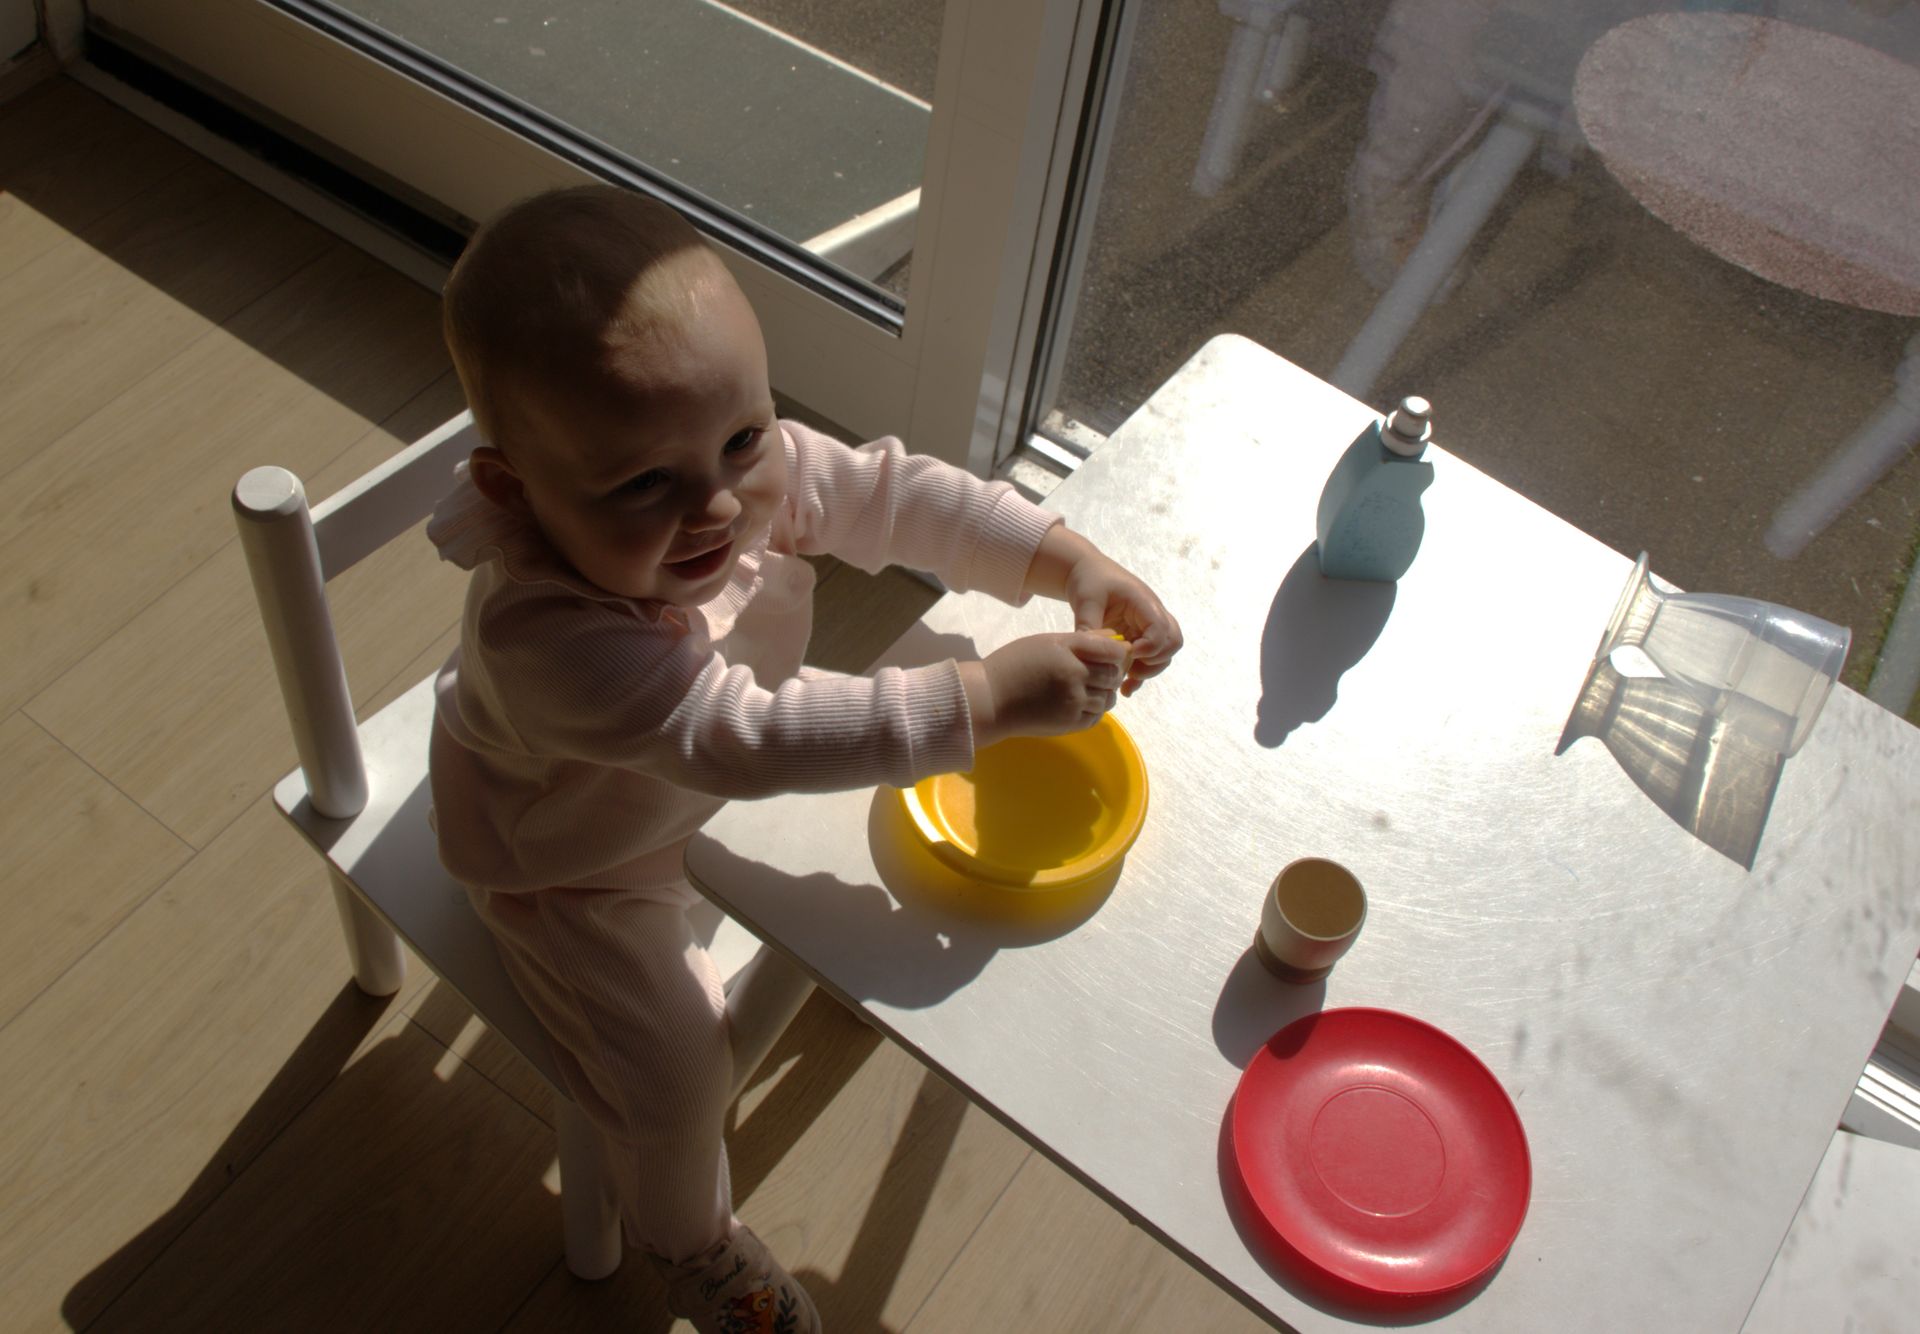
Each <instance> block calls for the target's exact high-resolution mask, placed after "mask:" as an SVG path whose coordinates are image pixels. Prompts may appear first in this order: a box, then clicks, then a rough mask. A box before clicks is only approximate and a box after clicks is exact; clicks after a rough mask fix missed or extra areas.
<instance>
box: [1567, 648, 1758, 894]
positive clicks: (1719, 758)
mask: <svg viewBox="0 0 1920 1334" xmlns="http://www.w3.org/2000/svg"><path fill="white" fill-rule="evenodd" d="M1744 704H1745V699H1744V697H1743V696H1740V695H1737V694H1734V695H1729V697H1728V700H1727V702H1726V703H1725V704H1724V705H1723V706H1722V707H1721V708H1719V709H1709V708H1708V707H1707V706H1706V705H1705V704H1703V703H1702V702H1701V701H1700V699H1699V698H1698V697H1697V696H1695V695H1694V694H1692V693H1691V692H1690V691H1688V690H1686V689H1684V688H1682V687H1680V686H1678V685H1675V684H1674V683H1673V682H1671V681H1669V680H1667V679H1666V678H1664V677H1657V676H1644V677H1643V676H1631V677H1630V676H1624V675H1622V674H1621V673H1620V672H1619V671H1618V670H1617V669H1615V667H1614V666H1613V664H1612V663H1611V662H1609V661H1607V660H1606V659H1604V658H1599V659H1596V660H1595V661H1594V664H1593V667H1592V668H1591V669H1590V670H1589V671H1588V673H1587V679H1586V682H1585V684H1583V685H1582V686H1581V688H1580V694H1579V696H1578V698H1576V699H1575V700H1574V704H1573V711H1572V713H1570V714H1569V715H1568V716H1567V725H1566V728H1565V730H1564V731H1562V732H1561V734H1560V744H1559V745H1558V746H1556V747H1555V748H1554V754H1556V755H1560V754H1564V753H1565V752H1566V750H1567V748H1568V747H1569V746H1571V745H1573V743H1574V742H1576V741H1578V740H1579V739H1580V738H1581V737H1585V736H1590V737H1596V738H1598V739H1599V741H1600V742H1601V744H1602V745H1604V746H1606V748H1607V750H1608V751H1609V752H1611V753H1612V755H1613V758H1614V760H1615V762H1616V763H1618V764H1619V766H1620V767H1621V768H1622V769H1623V770H1625V771H1626V774H1627V777H1629V778H1631V779H1632V780H1633V781H1634V784H1635V786H1637V787H1638V788H1639V789H1640V790H1641V791H1642V792H1644V793H1646V794H1647V796H1648V797H1649V798H1651V799H1652V801H1653V804H1654V805H1656V806H1658V807H1659V808H1660V809H1661V810H1663V811H1665V812H1666V813H1667V814H1668V815H1669V816H1670V817H1671V818H1672V819H1673V821H1674V823H1675V824H1678V825H1679V826H1680V827H1681V828H1682V829H1684V830H1686V831H1687V832H1688V833H1690V834H1692V835H1693V836H1694V837H1695V838H1697V839H1699V840H1700V841H1701V842H1702V843H1705V844H1706V845H1707V846H1708V847H1710V848H1712V849H1713V850H1714V851H1715V852H1718V853H1721V854H1722V855H1724V856H1726V857H1729V858H1731V859H1732V860H1734V861H1736V862H1738V863H1739V864H1740V865H1742V866H1744V867H1746V868H1747V869H1748V870H1749V871H1751V870H1752V869H1753V859H1754V856H1755V854H1756V853H1757V852H1758V851H1759V847H1760V834H1761V831H1762V830H1764V829H1765V828H1766V824H1767V815H1768V813H1769V812H1770V811H1771V810H1772V809H1773V794H1774V790H1775V789H1776V788H1777V787H1778V786H1779V784H1780V770H1781V768H1782V767H1783V766H1784V765H1785V763H1786V759H1785V757H1783V756H1782V755H1781V754H1780V751H1779V749H1778V748H1777V747H1776V746H1774V745H1770V744H1766V743H1764V742H1762V741H1757V740H1755V737H1756V736H1766V735H1770V733H1769V732H1768V731H1767V729H1765V728H1760V729H1755V728H1749V727H1746V726H1743V725H1742V723H1741V712H1740V711H1741V709H1742V707H1743V705H1744ZM1754 707H1757V706H1754Z"/></svg>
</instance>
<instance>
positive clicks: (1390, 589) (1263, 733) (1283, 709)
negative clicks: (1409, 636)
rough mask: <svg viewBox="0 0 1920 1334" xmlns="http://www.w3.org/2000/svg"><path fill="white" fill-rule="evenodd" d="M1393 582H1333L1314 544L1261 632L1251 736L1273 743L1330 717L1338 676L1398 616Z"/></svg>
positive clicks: (1276, 597) (1276, 599) (1285, 584)
mask: <svg viewBox="0 0 1920 1334" xmlns="http://www.w3.org/2000/svg"><path fill="white" fill-rule="evenodd" d="M1396 591H1397V590H1396V587H1395V586H1394V585H1393V584H1376V583H1370V582H1366V581H1363V580H1357V579H1329V578H1327V577H1326V576H1325V575H1323V574H1321V573H1320V562H1319V559H1318V558H1317V557H1316V556H1315V555H1314V544H1313V543H1311V542H1309V543H1308V544H1307V548H1306V550H1305V551H1302V552H1301V553H1300V558H1299V559H1298V560H1296V561H1294V563H1293V568H1292V569H1290V570H1288V571H1287V577H1286V578H1285V579H1283V580H1281V581H1280V591H1279V592H1277V593H1275V594H1274V598H1273V606H1272V608H1271V609H1269V610H1268V612H1267V624H1266V628H1265V630H1263V631H1262V632H1261V635H1260V708H1259V716H1258V719H1257V720H1256V721H1255V723H1254V727H1253V737H1254V740H1256V741H1258V742H1259V743H1260V744H1261V745H1263V746H1267V747H1269V748H1271V747H1274V746H1278V745H1280V744H1281V743H1282V742H1284V741H1285V740H1286V739H1287V738H1288V737H1289V736H1290V735H1292V733H1293V731H1294V729H1296V728H1297V727H1299V726H1300V725H1301V724H1302V723H1311V722H1318V721H1319V720H1320V719H1322V718H1324V717H1326V716H1327V710H1329V709H1331V708H1332V707H1333V702H1334V700H1335V699H1336V698H1337V697H1338V695H1339V685H1340V678H1341V676H1343V675H1344V674H1345V673H1346V671H1347V669H1348V668H1349V667H1352V666H1353V665H1354V664H1355V663H1356V662H1359V661H1360V659H1362V658H1364V657H1365V656H1366V655H1367V650H1368V649H1370V648H1372V647H1373V644H1374V641H1375V640H1377V639H1378V638H1380V631H1381V630H1382V629H1383V628H1385V626H1386V624H1387V617H1388V616H1390V615H1391V614H1392V613H1393V599H1394V594H1395V592H1396Z"/></svg>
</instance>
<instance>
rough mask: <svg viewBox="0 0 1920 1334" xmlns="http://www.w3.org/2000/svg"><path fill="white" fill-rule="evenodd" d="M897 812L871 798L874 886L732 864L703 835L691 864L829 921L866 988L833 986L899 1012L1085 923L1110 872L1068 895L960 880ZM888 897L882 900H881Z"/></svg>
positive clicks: (1102, 897) (884, 796)
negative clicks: (997, 959) (858, 963)
mask: <svg viewBox="0 0 1920 1334" xmlns="http://www.w3.org/2000/svg"><path fill="white" fill-rule="evenodd" d="M906 822H907V817H906V812H905V811H904V810H902V809H901V806H900V800H899V797H898V795H897V794H896V793H895V792H894V790H893V789H891V788H881V789H880V790H879V791H877V792H876V793H875V794H874V799H873V803H872V805H871V806H870V807H869V809H868V818H867V827H868V838H869V840H870V843H871V845H872V850H873V860H874V866H875V868H876V869H877V870H878V871H879V873H880V880H881V884H882V885H884V886H885V888H882V887H881V885H861V884H851V883H849V882H847V881H845V880H842V879H840V878H839V877H838V876H834V875H831V874H828V873H827V872H824V871H822V872H817V873H815V874H812V875H804V876H796V875H791V874H789V873H787V872H785V871H780V870H777V869H775V868H774V867H771V866H768V865H766V864H765V863H764V862H758V861H754V860H752V859H750V858H746V857H742V856H740V855H739V854H737V853H734V852H732V851H730V850H729V849H727V848H726V847H724V846H722V845H721V844H719V843H718V842H716V841H715V840H713V839H711V838H708V837H707V836H706V835H704V834H698V835H695V837H696V838H698V839H701V840H704V844H705V846H704V847H703V848H702V850H701V854H700V861H701V864H702V866H703V868H705V871H706V874H708V875H709V876H711V878H712V879H713V881H714V882H715V883H719V884H728V883H742V882H754V883H758V884H762V885H769V884H770V885H772V886H773V892H775V893H777V894H779V895H781V896H783V897H784V896H795V897H796V899H797V901H800V902H804V903H807V904H809V905H810V906H813V907H816V908H817V910H818V911H819V912H820V913H823V914H831V916H832V918H833V920H834V922H835V923H836V929H837V930H838V932H839V933H840V935H841V936H842V938H843V939H844V940H846V941H847V942H850V945H849V948H857V949H858V951H859V952H860V953H861V954H862V955H863V956H864V957H865V958H866V959H867V960H868V962H869V967H868V969H867V970H866V971H867V974H868V977H867V985H866V986H864V987H863V988H862V989H860V990H859V991H857V992H856V991H852V990H850V989H848V988H846V987H843V986H839V985H837V984H836V985H835V986H834V987H831V988H830V990H836V991H839V992H841V994H843V995H848V996H850V997H851V998H852V999H854V1000H871V1001H879V1002H881V1003H882V1004H886V1005H892V1006H897V1007H899V1008H901V1009H909V1010H918V1009H924V1008H926V1007H927V1006H929V1005H937V1004H939V1003H940V1002H941V1001H943V1000H945V999H946V998H947V997H949V996H951V995H953V993H954V992H956V991H958V990H959V989H960V988H961V987H963V986H965V985H966V984H967V983H968V982H970V981H972V980H973V979H974V978H975V977H978V976H979V974H980V971H981V969H983V968H985V967H986V965H987V960H988V959H990V958H992V957H993V955H994V954H995V952H997V951H999V950H1002V949H1020V948H1023V947H1025V946H1028V945H1035V944H1039V943H1040V942H1041V941H1045V940H1051V939H1053V938H1054V937H1056V936H1059V935H1062V934H1064V933H1066V932H1068V931H1071V930H1072V929H1073V928H1075V927H1077V926H1079V925H1080V924H1081V923H1083V922H1085V921H1086V920H1087V919H1088V918H1089V917H1091V916H1093V914H1094V912H1095V911H1096V910H1098V908H1099V907H1100V905H1101V904H1102V903H1104V902H1105V901H1106V898H1107V895H1108V894H1110V893H1111V892H1112V890H1113V887H1114V884H1115V883H1116V882H1117V881H1118V879H1119V874H1120V868H1118V867H1116V868H1115V869H1114V870H1113V871H1112V872H1111V873H1110V874H1108V875H1106V876H1103V877H1101V878H1100V879H1099V880H1097V881H1095V882H1093V883H1090V884H1088V885H1086V886H1084V887H1081V888H1077V889H1074V890H1070V891H1060V892H1048V893H1021V892H1018V891H1013V890H998V889H993V888H990V887H988V886H985V885H981V884H978V883H976V882H974V881H970V880H967V879H965V878H963V877H961V876H958V875H956V874H955V873H954V872H952V871H949V870H947V869H946V868H945V867H944V866H942V865H940V863H938V862H937V861H935V860H934V859H933V857H932V854H930V853H928V852H927V851H926V849H925V848H924V847H919V846H917V845H916V844H915V841H914V840H913V839H912V838H911V836H910V835H909V834H908V833H907V832H906V829H905V826H906ZM889 891H891V893H889Z"/></svg>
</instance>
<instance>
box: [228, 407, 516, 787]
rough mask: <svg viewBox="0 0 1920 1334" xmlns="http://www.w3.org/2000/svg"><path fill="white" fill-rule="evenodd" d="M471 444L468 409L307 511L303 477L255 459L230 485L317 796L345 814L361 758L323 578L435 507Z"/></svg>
mask: <svg viewBox="0 0 1920 1334" xmlns="http://www.w3.org/2000/svg"><path fill="white" fill-rule="evenodd" d="M478 443H479V440H478V437H477V436H476V435H475V433H474V429H473V417H472V415H471V414H470V413H464V412H463V413H461V414H460V415H459V416H458V417H455V418H454V419H453V420H452V421H449V422H448V423H446V425H444V426H442V427H440V428H439V429H438V430H436V431H434V432H432V433H431V434H429V435H426V436H424V437H422V438H421V439H420V440H417V441H415V442H414V443H413V444H411V445H409V446H408V447H407V448H406V449H403V450H401V451H400V452H399V453H398V454H395V455H394V456H393V457H392V458H390V459H388V460H387V461H386V462H385V463H383V464H381V465H380V466H379V467H377V468H374V469H373V470H372V471H370V472H368V473H366V474H365V475H364V476H362V477H360V478H358V479H357V480H355V481H353V482H350V483H348V484H347V485H346V486H344V487H342V488H341V489H340V490H339V491H338V492H336V493H335V494H333V495H332V496H329V497H328V498H327V499H326V500H324V501H322V502H321V503H320V504H319V505H318V506H315V507H313V508H312V509H311V510H310V509H309V508H308V506H307V494H306V489H305V488H304V487H303V486H302V485H301V484H300V479H299V478H298V477H296V476H294V475H293V474H292V473H291V472H288V471H287V470H286V469H285V468H274V467H265V468H255V469H253V470H252V471H250V472H248V473H247V474H246V475H245V476H244V477H242V478H241V479H240V481H239V483H238V484H237V485H235V487H234V488H233V513H234V520H235V522H236V524H237V525H238V526H239V529H240V545H241V548H242V550H244V551H245V552H246V557H247V569H248V572H249V573H250V574H251V575H252V577H253V592H254V597H255V598H256V599H257V600H258V601H259V603H260V619H261V621H262V623H263V624H264V625H265V627H266V631H267V643H268V645H269V646H270V647H271V648H272V650H273V665H274V670H275V671H276V672H277V674H278V675H279V678H280V694H281V698H282V699H283V700H284V702H285V704H286V708H287V721H288V723H289V725H290V726H291V727H292V729H293V741H294V746H295V748H296V749H297V750H298V752H299V755H300V768H301V770H302V771H303V772H304V773H305V775H306V779H307V791H308V793H309V794H310V796H311V799H312V802H313V807H314V809H315V810H317V811H319V812H320V813H321V814H322V815H326V816H330V817H332V818H334V819H348V818H351V817H352V816H355V815H358V814H359V813H360V811H361V809H362V808H364V807H365V806H366V804H367V775H366V765H365V763H364V762H363V761H362V759H361V754H360V734H359V729H358V728H357V726H356V725H355V723H354V717H353V696H352V695H351V694H350V693H348V690H347V674H346V667H345V665H344V663H343V662H342V661H341V657H340V645H339V641H338V640H337V639H336V638H335V637H334V631H333V616H332V614H331V613H330V612H329V611H328V609H327V597H326V584H327V580H329V579H332V578H334V577H335V576H337V575H339V574H340V573H342V572H343V571H345V570H348V569H350V568H352V567H353V565H354V564H356V563H357V562H359V561H360V560H362V559H363V558H365V557H366V556H367V555H369V554H371V553H372V552H374V551H377V550H378V549H379V548H380V547H382V546H384V545H385V544H386V543H388V542H390V541H392V540H393V539H394V538H396V537H398V536H399V535H400V534H402V533H404V532H406V531H407V530H408V529H409V528H411V527H412V526H413V525H414V524H416V523H418V522H419V521H420V520H421V519H422V518H424V517H425V516H426V515H428V514H429V513H431V512H432V510H433V507H434V504H435V503H436V502H437V501H439V499H440V498H441V496H443V495H444V494H446V491H447V488H448V485H449V478H450V477H451V476H452V473H453V468H454V465H455V464H456V463H458V462H459V461H460V460H462V459H464V458H466V456H467V455H468V453H469V452H471V451H472V449H473V447H474V446H475V445H476V444H478Z"/></svg>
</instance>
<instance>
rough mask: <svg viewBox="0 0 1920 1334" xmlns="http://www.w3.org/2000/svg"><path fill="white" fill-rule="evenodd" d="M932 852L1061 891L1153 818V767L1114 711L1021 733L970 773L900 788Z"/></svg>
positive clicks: (1101, 867)
mask: <svg viewBox="0 0 1920 1334" xmlns="http://www.w3.org/2000/svg"><path fill="white" fill-rule="evenodd" d="M900 799H901V801H902V803H903V804H904V805H905V806H906V810H907V815H908V816H909V817H910V818H911V819H912V821H913V827H914V829H915V831H916V832H917V833H918V834H919V836H920V837H921V838H922V839H923V840H924V841H925V842H926V844H927V846H928V848H929V849H931V850H932V852H933V854H934V855H935V856H936V857H938V858H939V859H940V860H941V861H942V862H944V863H946V865H948V866H949V867H951V868H953V869H954V870H955V871H958V872H959V873H960V874H962V875H965V876H968V877H971V878H973V879H975V880H985V881H988V882H990V883H992V884H995V885H1000V886H1003V887H1006V888H1012V889H1034V890H1041V889H1049V890H1050V889H1064V888H1066V887H1067V886H1069V885H1077V884H1081V883H1084V882H1085V881H1088V880H1091V879H1092V878H1093V877H1095V876H1098V875H1100V874H1101V873H1102V872H1104V871H1107V870H1109V869H1111V868H1112V867H1113V866H1114V865H1115V864H1116V863H1118V862H1119V861H1120V859H1121V858H1122V857H1125V856H1126V855H1127V849H1128V848H1130V847H1132V846H1133V841H1134V840H1135V839H1136V838H1138V837H1139V836H1140V827H1141V825H1142V824H1144V823H1145V822H1146V818H1147V766H1146V765H1145V763H1144V762H1142V760H1141V758H1140V748H1139V747H1138V746H1136V745H1134V744H1133V738H1132V737H1130V736H1128V735H1127V730H1126V729H1125V728H1124V727H1122V726H1120V724H1119V723H1118V722H1117V721H1116V720H1115V719H1114V717H1113V715H1112V714H1107V715H1105V716H1104V717H1102V718H1101V719H1100V721H1099V722H1097V723H1095V724H1094V725H1093V726H1092V727H1089V728H1086V729H1084V730H1082V731H1079V732H1072V733H1069V734H1068V735H1066V736H1057V737H1015V738H1013V739H1012V740H1009V741H1002V742H999V743H998V744H996V745H992V746H988V747H987V748H986V749H985V750H983V751H981V752H979V753H978V754H977V755H975V756H974V764H973V768H972V770H970V771H969V772H967V773H963V774H939V775H936V776H935V777H932V778H925V779H922V780H921V781H920V782H918V783H916V784H915V785H914V786H913V787H911V788H907V789H905V790H903V791H902V792H901V793H900Z"/></svg>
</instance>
